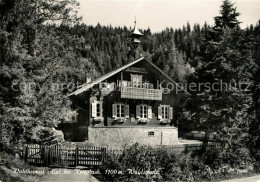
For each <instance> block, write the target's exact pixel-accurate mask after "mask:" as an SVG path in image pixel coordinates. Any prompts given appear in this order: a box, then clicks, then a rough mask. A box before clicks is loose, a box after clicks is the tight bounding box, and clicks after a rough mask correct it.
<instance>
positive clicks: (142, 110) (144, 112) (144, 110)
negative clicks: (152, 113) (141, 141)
mask: <svg viewBox="0 0 260 182" xmlns="http://www.w3.org/2000/svg"><path fill="white" fill-rule="evenodd" d="M147 113H148V109H147V106H146V105H141V106H140V118H147Z"/></svg>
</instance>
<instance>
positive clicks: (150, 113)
mask: <svg viewBox="0 0 260 182" xmlns="http://www.w3.org/2000/svg"><path fill="white" fill-rule="evenodd" d="M152 117H153V111H152V106H148V119H152Z"/></svg>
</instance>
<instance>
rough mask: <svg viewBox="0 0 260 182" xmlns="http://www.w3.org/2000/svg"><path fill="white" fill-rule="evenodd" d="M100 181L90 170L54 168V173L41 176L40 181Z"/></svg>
mask: <svg viewBox="0 0 260 182" xmlns="http://www.w3.org/2000/svg"><path fill="white" fill-rule="evenodd" d="M83 181H84V182H98V180H97V179H96V178H95V177H93V176H92V175H91V174H90V173H89V171H88V170H77V169H75V170H74V169H73V170H72V169H59V168H55V169H52V174H51V173H50V174H46V175H44V176H42V177H41V178H39V180H38V182H83Z"/></svg>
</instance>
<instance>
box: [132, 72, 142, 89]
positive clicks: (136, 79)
mask: <svg viewBox="0 0 260 182" xmlns="http://www.w3.org/2000/svg"><path fill="white" fill-rule="evenodd" d="M131 82H132V86H133V87H138V88H141V87H142V75H132V74H131Z"/></svg>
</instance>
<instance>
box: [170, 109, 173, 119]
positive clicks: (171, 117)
mask: <svg viewBox="0 0 260 182" xmlns="http://www.w3.org/2000/svg"><path fill="white" fill-rule="evenodd" d="M172 115H173V113H172V107H169V119H173V116H172Z"/></svg>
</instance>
